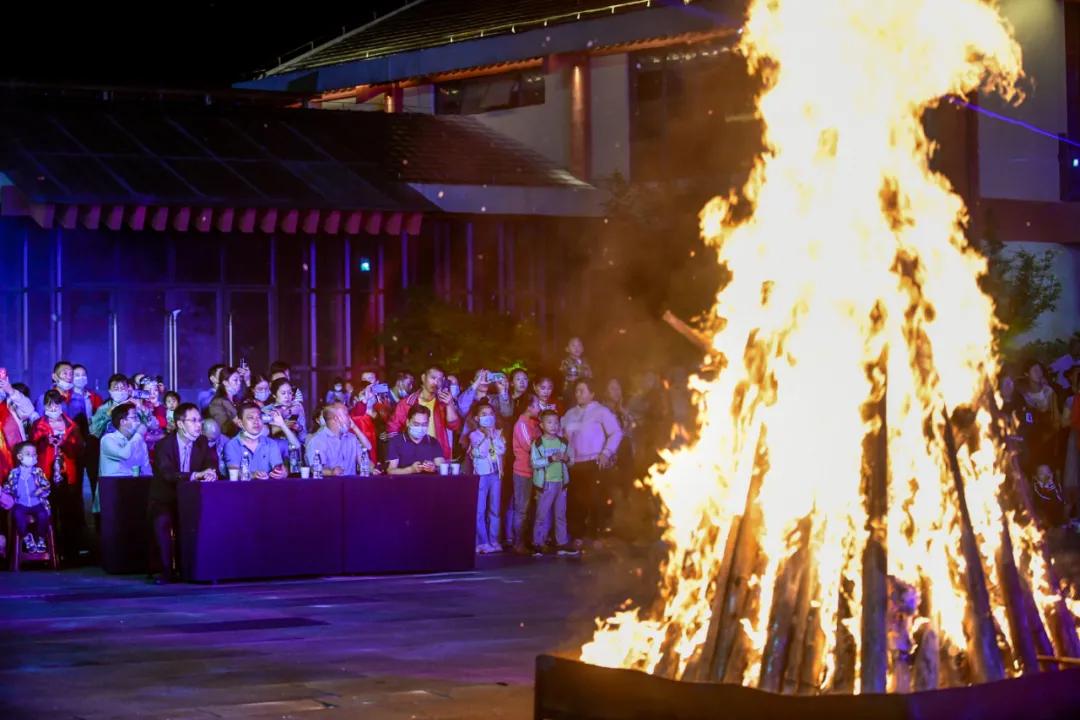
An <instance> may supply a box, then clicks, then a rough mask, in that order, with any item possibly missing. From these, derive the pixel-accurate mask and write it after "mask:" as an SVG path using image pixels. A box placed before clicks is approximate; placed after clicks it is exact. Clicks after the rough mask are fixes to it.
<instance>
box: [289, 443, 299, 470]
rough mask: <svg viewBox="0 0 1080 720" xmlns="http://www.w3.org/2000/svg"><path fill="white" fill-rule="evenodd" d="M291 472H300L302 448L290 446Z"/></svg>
mask: <svg viewBox="0 0 1080 720" xmlns="http://www.w3.org/2000/svg"><path fill="white" fill-rule="evenodd" d="M289 474H290V475H299V474H300V448H299V447H294V446H291V445H290V446H289Z"/></svg>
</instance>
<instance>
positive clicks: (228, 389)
mask: <svg viewBox="0 0 1080 720" xmlns="http://www.w3.org/2000/svg"><path fill="white" fill-rule="evenodd" d="M243 393H244V381H243V376H242V375H241V374H240V371H239V370H237V369H236V368H225V369H224V370H222V371H221V384H220V385H218V389H217V392H216V393H214V399H213V400H211V401H210V405H209V407H207V408H206V412H207V414H208V415H210V417H212V418H213V419H214V420H216V421H217V424H218V427H220V428H221V434H222V435H224V436H226V437H235V436H236V435H237V434H238V433H239V432H240V424H239V422H238V421H237V415H236V406H237V404H238V403H239V402H240V400H241V399H243Z"/></svg>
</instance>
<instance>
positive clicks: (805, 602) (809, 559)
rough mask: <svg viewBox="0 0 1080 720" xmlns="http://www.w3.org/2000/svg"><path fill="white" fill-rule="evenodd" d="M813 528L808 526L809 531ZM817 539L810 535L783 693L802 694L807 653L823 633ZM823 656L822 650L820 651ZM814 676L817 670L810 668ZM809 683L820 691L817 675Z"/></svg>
mask: <svg viewBox="0 0 1080 720" xmlns="http://www.w3.org/2000/svg"><path fill="white" fill-rule="evenodd" d="M810 531H812V528H810V527H809V526H808V527H807V532H808V533H809V532H810ZM815 540H817V541H820V538H811V537H809V534H808V536H807V542H806V559H805V561H804V562H803V572H802V576H801V577H800V579H799V592H798V595H797V596H796V599H795V612H794V613H793V615H792V623H793V624H792V628H791V643H790V647H789V650H788V658H787V662H786V663H785V668H784V684H783V687H782V690H783V692H786V693H798V692H800V689H801V688H800V686H801V685H802V684H803V683H802V677H803V671H804V665H805V663H806V660H807V653H812V652H814V648H813V646H814V640H815V639H816V636H817V633H820V631H821V627H820V621H819V620H818V613H817V608H816V607H812V605H813V601H814V598H816V597H817V596H818V592H819V588H818V575H817V562H816V560H817V558H816V557H815V556H814V547H815ZM817 654H818V655H820V654H821V650H820V649H818V650H817ZM808 672H809V673H811V674H812V673H813V669H812V668H811V669H808ZM809 682H812V683H813V684H814V688H815V689H817V684H816V683H817V678H816V675H813V674H812V675H811V679H810V680H809Z"/></svg>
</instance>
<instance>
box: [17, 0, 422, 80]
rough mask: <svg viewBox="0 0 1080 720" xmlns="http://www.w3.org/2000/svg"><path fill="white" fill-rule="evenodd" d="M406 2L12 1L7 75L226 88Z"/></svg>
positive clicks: (371, 0) (236, 0)
mask: <svg viewBox="0 0 1080 720" xmlns="http://www.w3.org/2000/svg"><path fill="white" fill-rule="evenodd" d="M402 4H404V0H354V1H353V2H347V3H341V2H326V1H325V0H303V1H302V2H281V3H275V2H269V1H264V2H250V1H249V0H232V1H229V0H221V1H219V2H199V1H197V0H193V1H190V2H167V1H159V2H144V3H130V2H81V3H74V2H72V3H68V2H49V1H48V0H33V1H32V2H26V0H22V1H18V0H13V1H12V2H10V3H5V7H4V9H3V10H2V11H0V81H10V80H18V81H25V82H41V83H60V84H72V85H76V84H82V85H138V86H153V87H172V88H221V87H227V86H229V85H231V84H232V83H234V82H237V81H239V80H243V79H246V78H248V77H250V76H251V75H252V74H254V73H255V71H257V70H259V69H261V68H268V67H271V66H273V65H275V64H276V60H275V58H276V57H277V56H278V55H279V54H282V53H287V52H288V51H289V50H292V49H294V48H297V47H298V46H300V45H303V44H305V43H307V42H308V41H310V40H316V41H317V42H318V41H324V40H327V39H329V38H330V37H332V36H334V35H337V34H340V33H341V30H342V27H343V26H344V27H346V28H348V29H353V28H355V27H358V26H359V25H362V24H364V23H365V22H368V21H370V20H371V19H372V17H373V13H376V12H377V13H379V14H384V13H386V12H388V11H390V10H392V9H394V8H397V7H400V6H401V5H402ZM9 6H13V7H9ZM269 8H274V10H272V11H271V10H269Z"/></svg>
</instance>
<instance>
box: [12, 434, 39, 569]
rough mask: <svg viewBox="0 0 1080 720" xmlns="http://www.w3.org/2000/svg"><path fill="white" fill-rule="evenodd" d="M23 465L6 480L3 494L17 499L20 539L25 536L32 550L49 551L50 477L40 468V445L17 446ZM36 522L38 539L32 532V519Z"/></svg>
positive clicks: (27, 547) (14, 514)
mask: <svg viewBox="0 0 1080 720" xmlns="http://www.w3.org/2000/svg"><path fill="white" fill-rule="evenodd" d="M15 457H16V459H17V460H18V462H19V464H18V466H17V467H15V468H14V469H13V470H12V471H11V472H10V473H9V474H8V476H7V480H5V481H4V485H3V493H4V494H5V495H8V496H10V497H11V498H13V499H14V501H15V504H14V506H13V507H12V508H11V515H12V517H13V518H14V519H15V528H16V531H15V532H16V542H18V538H19V537H22V539H23V543H24V545H23V547H24V549H25V551H26V552H28V553H42V552H45V536H46V535H48V533H49V524H50V515H49V501H48V497H49V479H48V478H47V477H45V473H44V472H43V471H42V469H41V468H40V467H38V464H37V461H38V458H37V448H35V447H34V444H33V443H31V442H22V443H19V444H18V445H16V446H15ZM31 521H33V523H34V531H35V532H36V533H37V535H38V537H37V540H35V539H34V536H33V535H31V534H30V522H31Z"/></svg>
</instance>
